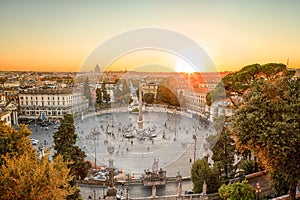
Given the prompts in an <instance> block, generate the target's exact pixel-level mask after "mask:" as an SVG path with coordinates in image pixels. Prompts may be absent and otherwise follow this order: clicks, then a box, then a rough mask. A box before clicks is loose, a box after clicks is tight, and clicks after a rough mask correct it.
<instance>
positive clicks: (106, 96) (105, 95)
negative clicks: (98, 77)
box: [101, 83, 110, 105]
mask: <svg viewBox="0 0 300 200" xmlns="http://www.w3.org/2000/svg"><path fill="white" fill-rule="evenodd" d="M101 91H102V96H103V101H104V102H105V103H106V105H108V104H110V95H109V94H108V93H107V89H106V83H103V84H102V86H101Z"/></svg>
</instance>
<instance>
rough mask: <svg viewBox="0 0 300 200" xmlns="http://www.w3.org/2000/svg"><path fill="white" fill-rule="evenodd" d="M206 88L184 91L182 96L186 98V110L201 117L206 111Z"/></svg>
mask: <svg viewBox="0 0 300 200" xmlns="http://www.w3.org/2000/svg"><path fill="white" fill-rule="evenodd" d="M207 93H208V88H204V87H203V88H195V89H194V90H190V91H185V92H184V98H185V99H186V107H187V111H188V112H189V113H192V114H197V115H199V116H201V117H206V116H205V111H206V95H207Z"/></svg>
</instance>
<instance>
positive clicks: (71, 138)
mask: <svg viewBox="0 0 300 200" xmlns="http://www.w3.org/2000/svg"><path fill="white" fill-rule="evenodd" d="M53 139H54V150H56V153H55V155H54V156H55V157H56V156H58V155H62V157H63V159H64V161H66V162H70V163H69V164H68V167H69V168H70V174H71V175H73V176H74V179H76V180H78V179H80V180H82V179H84V178H85V177H86V176H87V174H88V170H89V169H90V168H91V164H90V162H87V161H85V158H86V154H85V152H84V151H82V150H81V149H80V148H79V147H78V146H76V145H75V144H76V140H77V134H76V133H75V127H74V118H73V116H72V115H70V114H67V115H65V116H64V118H63V119H62V120H61V122H60V127H59V129H58V131H57V132H55V133H54V135H53ZM70 185H76V184H75V182H74V180H72V181H71V182H70ZM78 196H79V190H77V191H76V193H75V194H73V196H69V197H68V199H74V198H78Z"/></svg>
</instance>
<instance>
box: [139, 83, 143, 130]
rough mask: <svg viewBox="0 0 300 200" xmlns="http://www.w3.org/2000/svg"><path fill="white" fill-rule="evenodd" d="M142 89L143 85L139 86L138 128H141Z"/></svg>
mask: <svg viewBox="0 0 300 200" xmlns="http://www.w3.org/2000/svg"><path fill="white" fill-rule="evenodd" d="M142 89H143V87H142V86H141V84H140V86H139V119H138V128H139V129H143V101H142Z"/></svg>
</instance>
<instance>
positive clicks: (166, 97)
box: [157, 85, 180, 107]
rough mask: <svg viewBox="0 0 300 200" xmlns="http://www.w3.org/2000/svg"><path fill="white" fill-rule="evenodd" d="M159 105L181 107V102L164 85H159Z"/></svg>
mask: <svg viewBox="0 0 300 200" xmlns="http://www.w3.org/2000/svg"><path fill="white" fill-rule="evenodd" d="M157 103H164V104H168V105H170V106H176V107H179V106H180V104H179V101H178V98H177V96H176V95H175V94H174V92H173V91H172V90H171V89H169V88H168V87H166V86H164V85H159V86H158V89H157Z"/></svg>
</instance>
